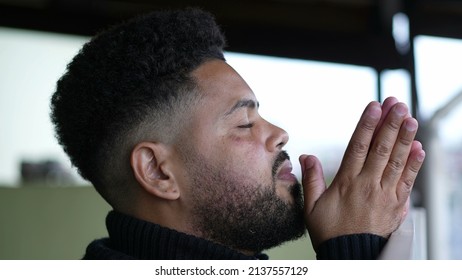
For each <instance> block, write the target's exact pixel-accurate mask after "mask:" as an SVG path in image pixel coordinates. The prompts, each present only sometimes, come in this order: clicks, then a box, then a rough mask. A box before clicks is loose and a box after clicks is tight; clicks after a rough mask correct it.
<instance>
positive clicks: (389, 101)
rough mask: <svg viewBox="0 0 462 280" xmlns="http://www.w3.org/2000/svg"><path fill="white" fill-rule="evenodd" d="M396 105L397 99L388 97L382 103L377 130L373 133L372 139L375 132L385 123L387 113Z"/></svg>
mask: <svg viewBox="0 0 462 280" xmlns="http://www.w3.org/2000/svg"><path fill="white" fill-rule="evenodd" d="M396 103H398V99H397V98H395V97H388V98H386V99H385V101H383V103H382V117H381V118H380V121H379V123H378V124H377V128H376V129H375V131H374V137H373V139H374V138H375V135H376V134H377V132H378V131H379V130H380V128H381V127H382V125H383V122H384V121H385V119H386V117H387V116H388V113H389V112H390V110H391V108H392V107H393V106H394V105H395V104H396Z"/></svg>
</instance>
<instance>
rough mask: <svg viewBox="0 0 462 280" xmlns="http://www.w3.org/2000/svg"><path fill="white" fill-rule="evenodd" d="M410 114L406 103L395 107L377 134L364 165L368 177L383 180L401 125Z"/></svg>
mask: <svg viewBox="0 0 462 280" xmlns="http://www.w3.org/2000/svg"><path fill="white" fill-rule="evenodd" d="M407 114H408V108H407V106H406V105H405V104H404V103H400V102H399V103H397V104H396V105H394V106H393V108H392V109H391V110H390V113H389V114H388V116H387V118H386V119H385V121H384V122H383V125H382V127H381V128H380V130H379V131H378V133H377V136H376V138H375V139H374V142H373V143H372V146H371V149H370V151H369V154H368V156H367V161H366V163H365V165H364V172H365V173H367V174H368V176H372V177H375V178H379V179H380V178H382V176H383V172H384V169H385V167H386V166H387V164H388V161H389V159H390V155H391V153H392V151H393V147H394V146H395V142H396V139H397V137H398V134H399V131H400V128H401V124H402V123H403V120H404V118H405V116H406V115H407Z"/></svg>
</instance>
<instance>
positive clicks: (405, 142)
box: [399, 137, 414, 146]
mask: <svg viewBox="0 0 462 280" xmlns="http://www.w3.org/2000/svg"><path fill="white" fill-rule="evenodd" d="M413 141H414V139H409V138H406V137H401V138H399V142H400V143H401V144H402V145H404V146H410V145H411V144H412V142H413Z"/></svg>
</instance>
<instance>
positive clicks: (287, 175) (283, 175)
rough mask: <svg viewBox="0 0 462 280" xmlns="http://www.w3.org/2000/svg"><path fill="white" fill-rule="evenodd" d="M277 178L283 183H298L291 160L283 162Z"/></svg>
mask: <svg viewBox="0 0 462 280" xmlns="http://www.w3.org/2000/svg"><path fill="white" fill-rule="evenodd" d="M276 178H277V179H278V180H282V181H290V182H296V181H297V177H296V176H295V175H294V174H293V173H292V163H291V162H290V161H289V160H285V161H284V162H283V164H282V165H281V167H280V168H279V172H278V173H277V175H276Z"/></svg>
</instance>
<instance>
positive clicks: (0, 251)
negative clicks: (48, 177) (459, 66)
mask: <svg viewBox="0 0 462 280" xmlns="http://www.w3.org/2000/svg"><path fill="white" fill-rule="evenodd" d="M109 210H110V207H109V205H108V204H107V203H106V202H105V201H104V200H103V199H102V198H101V197H100V196H99V195H98V194H97V193H96V191H95V190H94V188H93V187H67V188H64V187H63V188H52V187H37V186H34V187H32V186H31V187H22V188H1V187H0V259H3V260H5V259H15V260H22V259H30V260H39V259H41V260H47V259H48V260H49V259H51V260H55V259H56V260H62V259H80V258H82V256H83V254H84V252H85V248H86V246H87V245H88V243H89V242H91V241H92V240H93V239H95V238H99V237H103V236H107V231H106V228H105V216H106V214H107V212H108V211H109ZM267 253H268V254H269V255H270V258H271V259H313V258H314V254H313V251H312V249H311V245H310V243H309V240H308V238H307V237H305V238H303V239H302V240H298V241H295V242H291V243H289V244H286V245H284V246H281V247H278V248H275V249H272V250H270V251H268V252H267Z"/></svg>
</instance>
